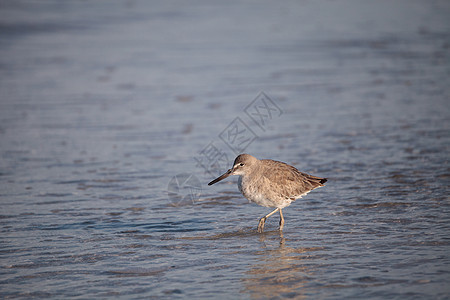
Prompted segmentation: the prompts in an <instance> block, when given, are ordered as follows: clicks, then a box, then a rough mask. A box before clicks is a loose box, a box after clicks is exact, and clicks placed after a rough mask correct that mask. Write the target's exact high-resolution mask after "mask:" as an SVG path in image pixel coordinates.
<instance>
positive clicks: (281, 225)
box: [280, 208, 284, 231]
mask: <svg viewBox="0 0 450 300" xmlns="http://www.w3.org/2000/svg"><path fill="white" fill-rule="evenodd" d="M283 227H284V218H283V213H282V212H281V208H280V231H283Z"/></svg>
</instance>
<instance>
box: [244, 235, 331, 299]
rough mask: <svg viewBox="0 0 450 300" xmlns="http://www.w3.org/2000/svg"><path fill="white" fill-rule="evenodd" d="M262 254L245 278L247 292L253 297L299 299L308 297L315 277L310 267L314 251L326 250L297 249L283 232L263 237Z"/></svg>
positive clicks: (261, 240) (261, 239)
mask: <svg viewBox="0 0 450 300" xmlns="http://www.w3.org/2000/svg"><path fill="white" fill-rule="evenodd" d="M260 242H261V251H258V252H257V255H259V258H257V260H258V262H257V263H256V264H254V265H252V266H250V270H248V271H247V272H246V275H247V276H245V277H244V286H245V291H244V293H248V294H250V296H251V298H254V299H259V298H274V297H275V298H278V297H281V298H285V297H286V298H295V299H302V298H304V297H306V296H305V295H304V294H305V286H306V285H307V283H308V281H309V280H310V278H311V276H312V275H313V269H312V268H311V267H310V266H308V267H306V265H308V264H309V262H310V261H309V260H310V259H311V256H313V255H312V254H311V252H314V251H318V250H322V249H323V248H319V247H317V248H293V247H289V246H288V245H287V244H288V242H289V241H286V239H285V238H284V236H283V233H282V232H280V233H279V236H278V235H276V236H274V235H266V234H263V235H261V237H260Z"/></svg>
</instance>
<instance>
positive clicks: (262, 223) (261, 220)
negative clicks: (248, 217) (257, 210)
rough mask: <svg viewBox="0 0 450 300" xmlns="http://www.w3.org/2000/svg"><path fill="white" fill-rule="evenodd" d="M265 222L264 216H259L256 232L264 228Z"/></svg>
mask: <svg viewBox="0 0 450 300" xmlns="http://www.w3.org/2000/svg"><path fill="white" fill-rule="evenodd" d="M265 223H266V217H264V218H261V219H260V220H259V224H258V233H262V232H263V230H264V224H265Z"/></svg>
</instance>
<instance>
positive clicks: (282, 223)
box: [280, 220, 284, 231]
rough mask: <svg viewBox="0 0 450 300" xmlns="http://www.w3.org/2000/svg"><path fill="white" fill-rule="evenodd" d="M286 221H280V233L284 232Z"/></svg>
mask: <svg viewBox="0 0 450 300" xmlns="http://www.w3.org/2000/svg"><path fill="white" fill-rule="evenodd" d="M283 227H284V220H280V231H283Z"/></svg>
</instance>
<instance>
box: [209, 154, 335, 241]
mask: <svg viewBox="0 0 450 300" xmlns="http://www.w3.org/2000/svg"><path fill="white" fill-rule="evenodd" d="M230 175H239V181H238V187H239V191H241V193H242V195H244V197H245V198H247V199H248V200H249V201H251V202H255V203H256V204H258V205H261V206H265V207H275V210H274V211H272V212H271V213H269V214H267V215H266V216H264V217H262V218H261V219H260V220H259V224H258V232H259V233H261V232H263V229H264V224H265V222H266V220H267V218H268V217H270V216H271V215H273V214H274V213H276V212H277V211H279V212H280V231H281V230H283V226H284V217H283V213H282V212H281V210H282V209H283V208H285V207H286V206H289V205H290V204H291V203H292V202H293V201H295V200H296V199H299V198H301V197H302V196H304V195H306V194H308V193H309V192H311V191H312V190H314V189H316V188H318V187H321V186H323V184H324V183H325V182H327V179H326V178H321V177H317V176H312V175H308V174H306V173H303V172H300V171H299V170H297V169H296V168H294V167H293V166H290V165H288V164H285V163H283V162H281V161H275V160H271V159H261V160H259V159H257V158H256V157H253V156H251V155H250V154H241V155H239V156H238V157H236V159H235V160H234V163H233V167H232V168H231V169H229V170H228V171H227V172H226V173H224V174H223V175H221V176H220V177H218V178H216V179H214V180H213V181H211V182H210V183H208V185H212V184H214V183H217V182H219V181H221V180H222V179H225V178H227V177H228V176H230Z"/></svg>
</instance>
